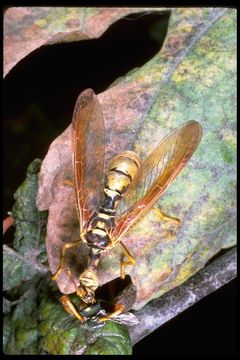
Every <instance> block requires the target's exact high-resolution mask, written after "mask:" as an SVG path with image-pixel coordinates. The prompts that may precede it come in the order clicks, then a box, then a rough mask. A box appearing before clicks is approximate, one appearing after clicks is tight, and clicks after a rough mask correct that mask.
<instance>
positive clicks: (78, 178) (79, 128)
mask: <svg viewBox="0 0 240 360" xmlns="http://www.w3.org/2000/svg"><path fill="white" fill-rule="evenodd" d="M201 136H202V128H201V126H200V124H199V123H197V122H196V121H189V122H187V123H186V124H185V125H184V126H182V127H180V128H178V129H177V130H175V131H174V132H173V133H171V134H170V135H168V136H167V137H165V138H164V139H163V140H162V141H161V142H160V144H159V145H158V146H157V147H156V148H155V149H154V150H153V151H152V152H151V153H150V155H149V156H148V157H147V158H146V160H144V161H143V162H142V161H141V159H140V157H139V156H138V155H137V154H136V153H135V152H133V151H124V152H122V153H120V154H118V155H116V156H115V157H113V158H112V159H111V160H110V162H109V164H108V166H107V169H106V172H105V176H104V177H103V171H104V144H105V139H104V120H103V115H102V111H101V107H100V104H99V102H98V99H97V96H96V95H95V93H94V92H93V90H91V89H87V90H85V91H83V92H82V93H81V94H80V95H79V97H78V99H77V102H76V106H75V109H74V113H73V119H72V155H73V156H72V157H73V170H74V185H75V191H76V207H77V212H78V217H79V223H80V240H79V241H75V242H71V243H66V244H64V245H63V247H62V253H61V260H60V266H59V268H58V270H57V272H56V273H55V274H54V275H53V277H52V278H53V280H56V279H57V278H58V276H59V274H60V273H61V271H63V270H64V269H65V257H66V252H67V251H68V249H70V248H73V247H75V246H78V245H79V242H81V241H83V242H85V243H86V244H87V246H88V247H89V257H88V263H87V267H86V268H85V270H84V271H83V272H82V273H81V274H80V276H79V281H80V286H79V287H78V288H77V289H76V293H77V295H78V296H79V297H80V299H82V300H83V301H84V302H85V303H86V304H88V305H91V304H94V303H96V299H95V291H96V289H97V288H98V286H99V282H98V278H97V265H98V263H99V260H100V258H101V255H102V254H103V253H104V252H106V251H109V250H111V249H112V248H113V247H115V246H116V245H118V246H120V248H121V250H122V252H123V253H124V255H125V257H126V258H127V259H126V260H125V261H121V262H120V276H121V278H124V277H125V267H126V266H128V265H134V264H135V263H136V260H135V258H134V257H133V256H132V255H131V254H130V252H129V251H128V249H127V248H126V247H125V245H124V243H123V242H122V240H123V239H124V237H125V236H126V235H127V233H128V231H129V230H130V229H131V227H132V226H133V225H134V224H135V223H136V222H137V221H138V220H139V219H140V218H142V217H143V216H145V215H146V214H147V212H148V211H149V210H150V209H151V208H152V207H153V205H154V204H155V203H156V201H157V200H158V199H159V197H160V196H161V195H162V194H163V192H164V191H165V190H166V188H167V187H168V186H169V184H170V183H171V182H172V181H173V180H174V178H175V177H176V176H177V175H178V174H179V172H180V171H181V170H182V169H183V167H184V166H185V165H186V163H187V161H188V160H189V159H190V158H191V156H192V154H193V153H194V151H195V150H196V148H197V146H198V144H199V142H200V139H201ZM102 179H103V181H102ZM68 271H69V272H70V270H68ZM62 303H63V306H64V307H65V309H66V310H67V312H69V313H73V314H74V315H75V316H76V317H77V318H78V319H79V320H80V321H82V322H83V321H84V320H83V316H82V315H81V314H80V313H79V312H77V310H76V309H75V310H76V311H75V310H74V309H73V308H72V303H71V300H70V298H69V297H68V296H65V297H64V301H63V302H62ZM122 311H124V309H123V308H121V307H119V308H118V309H116V310H115V311H114V312H113V313H112V314H111V317H114V316H117V315H119V314H120V313H121V312H122Z"/></svg>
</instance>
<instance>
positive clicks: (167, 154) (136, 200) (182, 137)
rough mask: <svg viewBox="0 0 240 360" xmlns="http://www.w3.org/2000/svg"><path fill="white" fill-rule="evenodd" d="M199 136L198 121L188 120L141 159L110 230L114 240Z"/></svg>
mask: <svg viewBox="0 0 240 360" xmlns="http://www.w3.org/2000/svg"><path fill="white" fill-rule="evenodd" d="M201 136H202V128H201V125H200V124H199V123H197V122H196V121H189V122H188V123H186V124H185V125H184V126H182V127H181V128H179V129H177V130H176V131H174V132H173V133H171V134H170V135H168V136H167V137H166V138H164V139H163V140H162V141H161V142H160V144H159V145H158V146H157V147H156V148H155V149H154V150H153V151H152V153H151V154H150V155H149V156H148V158H147V159H146V160H145V161H144V162H143V163H142V166H141V168H140V169H139V174H138V175H137V176H136V178H134V179H133V182H132V183H131V185H130V186H129V188H128V190H127V192H126V194H125V195H124V197H123V199H122V201H121V202H122V203H120V206H119V210H118V211H119V212H118V214H119V215H118V217H117V219H116V227H115V229H114V230H113V234H112V236H113V239H114V244H116V243H118V242H119V241H120V239H121V238H122V237H123V236H124V235H125V234H126V232H127V231H128V230H129V228H130V227H131V226H132V225H133V224H134V223H136V221H137V220H138V219H139V218H140V217H141V216H144V215H146V213H147V212H148V211H149V210H150V209H151V208H152V206H153V205H154V204H155V202H156V201H157V200H158V199H159V197H160V195H162V193H163V192H164V191H165V190H166V189H167V187H168V186H169V184H170V183H171V182H172V181H173V180H174V179H175V177H176V176H177V175H178V174H179V172H180V171H181V170H182V169H183V167H184V166H185V165H186V163H187V162H188V160H189V159H190V158H191V156H192V154H193V153H194V151H195V150H196V148H197V146H198V144H199V141H200V139H201Z"/></svg>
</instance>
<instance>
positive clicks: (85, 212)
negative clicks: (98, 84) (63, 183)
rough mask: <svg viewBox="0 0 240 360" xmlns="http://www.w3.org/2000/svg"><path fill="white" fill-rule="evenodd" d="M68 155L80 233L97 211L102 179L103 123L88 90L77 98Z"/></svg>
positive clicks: (99, 109)
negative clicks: (70, 163)
mask: <svg viewBox="0 0 240 360" xmlns="http://www.w3.org/2000/svg"><path fill="white" fill-rule="evenodd" d="M72 147H73V149H72V153H73V169H74V181H75V189H76V203H77V211H78V216H79V221H80V231H81V232H82V230H83V229H84V226H85V224H86V222H87V219H88V218H89V215H90V213H91V212H92V211H93V210H94V209H95V208H96V207H97V205H98V201H99V194H100V189H101V180H102V177H103V164H104V120H103V115H102V111H101V106H100V104H99V102H98V99H97V96H96V95H95V93H94V92H93V90H92V89H87V90H84V91H83V92H82V93H81V94H80V95H79V97H78V99H77V102H76V105H75V109H74V113H73V119H72Z"/></svg>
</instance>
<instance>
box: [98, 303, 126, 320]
mask: <svg viewBox="0 0 240 360" xmlns="http://www.w3.org/2000/svg"><path fill="white" fill-rule="evenodd" d="M123 311H124V305H122V304H114V311H113V312H112V313H111V314H108V315H106V316H102V317H100V319H99V322H103V321H107V320H111V319H112V318H114V317H115V316H117V315H119V314H121V313H122V312H123Z"/></svg>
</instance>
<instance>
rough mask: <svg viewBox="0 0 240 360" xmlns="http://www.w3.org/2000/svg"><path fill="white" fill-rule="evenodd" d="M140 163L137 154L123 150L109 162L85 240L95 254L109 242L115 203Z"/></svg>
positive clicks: (134, 174) (135, 173)
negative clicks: (97, 207) (101, 193)
mask: <svg viewBox="0 0 240 360" xmlns="http://www.w3.org/2000/svg"><path fill="white" fill-rule="evenodd" d="M140 165H141V160H140V158H139V156H138V155H137V154H136V153H135V152H133V151H124V152H122V153H120V154H119V155H117V156H115V157H114V158H112V160H111V161H110V162H109V165H108V168H107V172H106V176H105V182H104V190H103V200H102V202H101V204H100V207H99V211H98V212H97V213H95V214H93V216H92V217H91V219H90V224H89V225H90V229H89V231H88V232H87V234H86V241H87V243H88V245H89V247H90V248H91V252H92V253H94V254H97V253H99V252H101V251H103V250H104V249H106V248H107V247H108V245H109V244H110V243H111V240H110V238H109V235H108V234H109V232H110V231H111V229H112V228H113V227H114V218H115V209H116V203H117V201H119V200H120V199H121V197H122V195H123V194H124V192H125V191H126V190H127V188H128V186H129V185H130V183H131V182H132V180H133V179H134V177H135V176H136V175H137V173H138V170H139V168H140Z"/></svg>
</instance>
